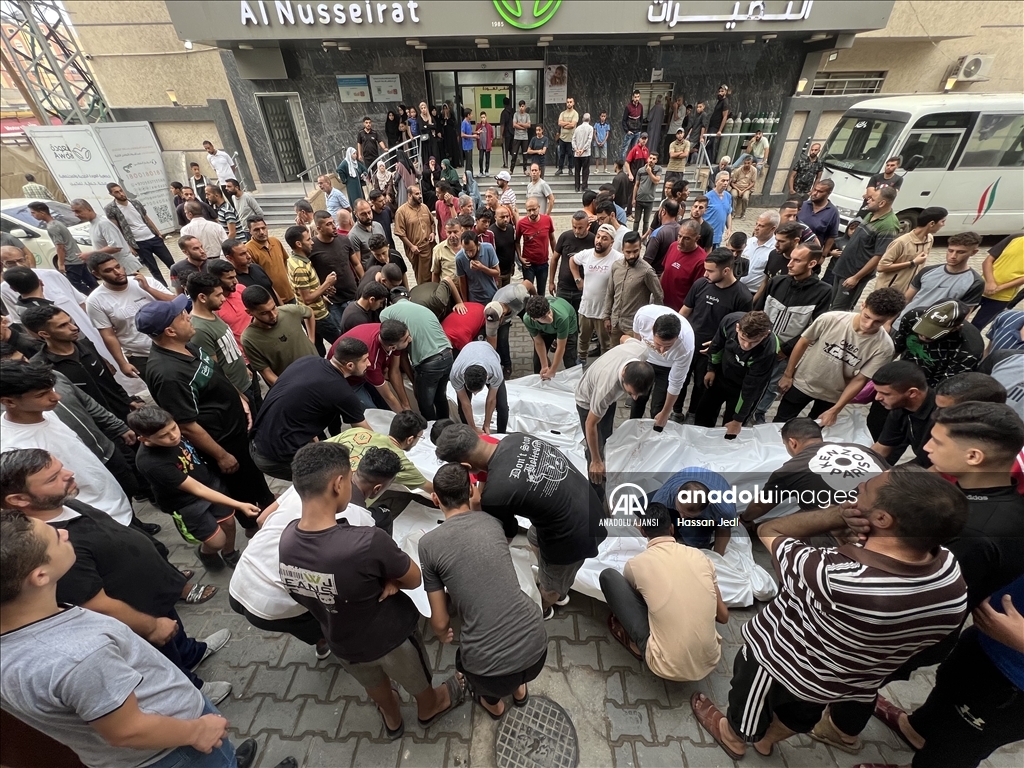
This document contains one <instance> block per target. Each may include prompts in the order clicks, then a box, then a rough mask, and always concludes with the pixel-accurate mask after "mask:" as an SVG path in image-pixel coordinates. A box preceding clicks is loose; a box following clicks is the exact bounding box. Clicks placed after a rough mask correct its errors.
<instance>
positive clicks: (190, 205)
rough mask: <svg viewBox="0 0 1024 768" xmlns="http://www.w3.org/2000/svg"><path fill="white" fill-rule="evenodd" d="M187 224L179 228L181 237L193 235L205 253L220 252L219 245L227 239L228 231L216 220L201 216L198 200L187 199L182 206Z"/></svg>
mask: <svg viewBox="0 0 1024 768" xmlns="http://www.w3.org/2000/svg"><path fill="white" fill-rule="evenodd" d="M184 212H185V218H186V219H188V224H186V225H185V226H184V227H182V228H181V236H182V237H195V238H197V239H198V240H199V242H200V243H202V244H203V250H204V251H206V253H207V255H210V254H218V253H220V252H221V251H220V246H221V243H223V242H224V241H225V240H227V239H228V233H227V231H226V230H225V229H224V227H222V226H221V225H220V224H218V223H217V222H216V221H210V220H209V219H207V218H206V217H205V216H203V206H202V205H200V204H199V201H198V200H189V201H188V202H187V203H185V207H184Z"/></svg>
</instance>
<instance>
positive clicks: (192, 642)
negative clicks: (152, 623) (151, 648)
mask: <svg viewBox="0 0 1024 768" xmlns="http://www.w3.org/2000/svg"><path fill="white" fill-rule="evenodd" d="M167 618H168V619H174V621H176V622H178V631H177V632H175V633H174V637H172V638H171V639H170V640H168V641H167V642H166V643H164V644H163V645H161V646H159V647H157V650H158V651H160V653H162V654H163V655H164V656H166V657H167V658H168V660H170V662H171V663H172V664H174V666H176V667H177V668H178V669H180V670H181V671H182V672H184V673H185V677H187V678H188V679H189V680H190V681H192V685H194V686H195V687H196V688H200V689H201V688H202V687H203V681H202V680H200V679H199V677H198V675H196V673H195V672H193V671H192V667H194V666H195V665H196V664H198V663H199V662H200V660H201V659H202V658H203V654H204V653H206V643H201V642H199V641H198V640H196V639H195V638H193V637H189V636H188V633H186V632H185V627H184V625H183V624H182V623H181V619H180V618H179V617H178V612H177V611H175V610H174V609H171V612H170V613H168V614H167Z"/></svg>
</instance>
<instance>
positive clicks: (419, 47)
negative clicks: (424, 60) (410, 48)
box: [416, 45, 427, 51]
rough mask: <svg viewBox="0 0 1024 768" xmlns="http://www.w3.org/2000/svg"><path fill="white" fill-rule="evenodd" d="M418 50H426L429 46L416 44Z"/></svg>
mask: <svg viewBox="0 0 1024 768" xmlns="http://www.w3.org/2000/svg"><path fill="white" fill-rule="evenodd" d="M416 50H417V51H425V50H427V46H425V45H417V46H416Z"/></svg>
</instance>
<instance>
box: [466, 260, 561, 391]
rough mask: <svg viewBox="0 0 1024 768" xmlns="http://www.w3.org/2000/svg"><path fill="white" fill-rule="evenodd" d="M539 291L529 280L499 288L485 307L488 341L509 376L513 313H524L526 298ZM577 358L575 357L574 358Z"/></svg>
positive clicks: (485, 329)
mask: <svg viewBox="0 0 1024 768" xmlns="http://www.w3.org/2000/svg"><path fill="white" fill-rule="evenodd" d="M536 294H537V291H536V290H535V289H534V287H533V283H531V282H530V281H529V280H523V282H521V283H518V284H517V285H506V286H505V287H503V288H499V289H498V290H497V291H496V292H495V294H494V298H493V299H492V300H491V302H490V303H489V304H488V305H487V306H486V307H485V308H484V333H485V335H486V338H487V342H488V343H489V344H490V345H491V346H492V347H494V348H495V349H496V350H497V351H498V356H499V357H500V358H501V368H502V370H503V371H504V372H505V375H506V376H508V375H510V374H511V372H512V355H511V352H510V350H509V346H508V334H509V331H510V330H511V329H512V317H513V315H522V314H523V308H524V307H525V305H526V300H527V299H528V298H529V297H530V296H535V295H536ZM573 359H574V360H575V358H573Z"/></svg>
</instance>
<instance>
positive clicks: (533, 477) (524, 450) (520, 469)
mask: <svg viewBox="0 0 1024 768" xmlns="http://www.w3.org/2000/svg"><path fill="white" fill-rule="evenodd" d="M519 451H520V454H519V458H518V459H516V465H515V467H514V468H513V469H512V472H511V473H510V476H511V477H514V478H519V477H520V476H522V475H524V474H525V476H526V479H527V481H528V482H529V483H530V490H531V491H536V490H539V491H540V493H541V494H542V495H543V496H551V495H552V494H553V493H554V492H555V490H556V489H557V488H558V484H559V483H560V482H561V481H562V480H564V479H565V478H566V477H568V475H569V462H568V461H567V460H566V458H565V457H564V456H561V455H559V454H558V453H556V452H555V451H554V450H553V449H552V448H551V446H549V445H548V444H547V443H545V442H543V441H542V440H536V439H534V438H531V437H524V438H523V443H522V445H521V446H519Z"/></svg>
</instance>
